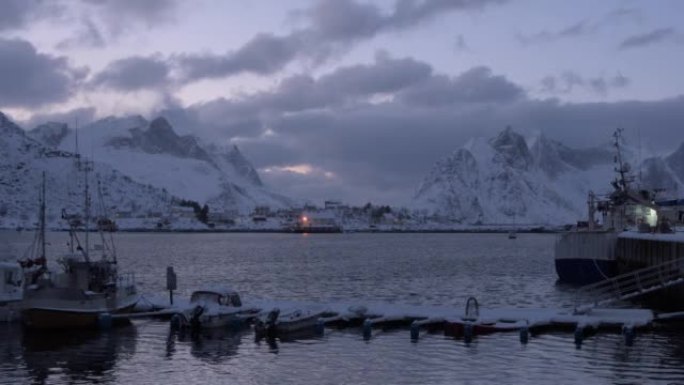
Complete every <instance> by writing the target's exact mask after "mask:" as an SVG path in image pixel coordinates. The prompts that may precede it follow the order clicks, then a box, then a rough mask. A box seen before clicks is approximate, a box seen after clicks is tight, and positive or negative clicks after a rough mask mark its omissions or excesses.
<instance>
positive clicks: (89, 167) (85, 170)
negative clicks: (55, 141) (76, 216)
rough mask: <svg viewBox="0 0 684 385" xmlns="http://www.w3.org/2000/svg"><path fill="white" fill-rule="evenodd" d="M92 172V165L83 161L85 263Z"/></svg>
mask: <svg viewBox="0 0 684 385" xmlns="http://www.w3.org/2000/svg"><path fill="white" fill-rule="evenodd" d="M90 171H92V164H91V162H90V161H88V160H84V161H83V174H84V178H85V218H84V221H85V252H84V253H83V255H84V256H85V259H86V262H90V257H89V253H90V248H89V247H90V244H89V239H88V233H89V232H90V226H89V225H90V191H89V190H88V187H89V186H88V172H90Z"/></svg>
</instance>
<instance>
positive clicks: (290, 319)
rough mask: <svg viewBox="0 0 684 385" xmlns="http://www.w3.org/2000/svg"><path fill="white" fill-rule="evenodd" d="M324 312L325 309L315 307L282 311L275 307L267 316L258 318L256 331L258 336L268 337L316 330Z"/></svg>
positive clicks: (255, 326)
mask: <svg viewBox="0 0 684 385" xmlns="http://www.w3.org/2000/svg"><path fill="white" fill-rule="evenodd" d="M324 314H325V312H324V311H323V310H313V309H308V310H301V309H292V310H288V311H286V312H283V313H281V312H280V309H278V308H275V309H273V310H271V311H270V312H268V314H266V316H265V317H261V318H258V319H257V322H256V324H255V325H254V331H255V333H256V335H257V337H267V338H275V337H281V336H283V335H288V334H294V333H300V332H315V331H316V329H317V327H318V326H319V320H320V318H321V317H322V316H323V315H324Z"/></svg>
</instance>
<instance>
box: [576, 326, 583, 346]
mask: <svg viewBox="0 0 684 385" xmlns="http://www.w3.org/2000/svg"><path fill="white" fill-rule="evenodd" d="M583 340H584V326H582V325H577V328H576V329H575V346H576V347H577V349H581V348H582V341H583Z"/></svg>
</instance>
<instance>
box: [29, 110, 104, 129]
mask: <svg viewBox="0 0 684 385" xmlns="http://www.w3.org/2000/svg"><path fill="white" fill-rule="evenodd" d="M95 113H96V109H95V107H81V108H75V109H73V110H69V111H65V112H54V113H49V114H34V115H32V116H31V118H30V119H29V120H25V121H23V122H21V125H22V127H24V128H26V129H32V128H34V127H36V126H38V125H40V124H43V123H47V122H61V123H66V124H68V125H69V126H70V127H74V126H75V125H76V124H78V126H79V127H82V126H84V125H86V124H89V123H91V122H92V121H93V120H94V119H95Z"/></svg>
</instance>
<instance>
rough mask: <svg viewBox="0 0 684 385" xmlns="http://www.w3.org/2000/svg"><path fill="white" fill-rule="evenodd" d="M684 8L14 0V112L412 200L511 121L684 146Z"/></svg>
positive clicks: (10, 87) (8, 42)
mask: <svg viewBox="0 0 684 385" xmlns="http://www.w3.org/2000/svg"><path fill="white" fill-rule="evenodd" d="M681 15H684V2H682V1H678V0H639V1H637V0H602V1H595V0H575V1H571V2H570V1H563V0H377V1H371V0H291V1H277V0H251V1H240V0H234V1H225V0H195V1H180V0H145V1H139V0H52V1H47V0H0V111H2V112H4V113H6V114H8V115H9V116H11V117H12V118H13V119H14V120H15V121H17V122H18V123H20V124H22V125H23V127H25V128H27V129H30V128H32V127H34V126H35V125H37V124H40V123H43V122H46V121H51V120H56V121H64V122H67V123H72V122H74V121H75V120H76V119H78V121H79V122H81V123H80V124H84V123H87V122H90V121H94V120H96V119H99V118H103V117H106V116H110V115H115V116H125V115H131V114H141V115H143V116H145V117H147V118H154V117H156V116H159V115H163V116H165V117H167V118H168V119H169V120H170V121H171V123H172V124H173V126H174V128H175V129H176V130H177V131H178V132H179V133H182V134H193V135H196V136H198V137H200V138H202V139H203V140H205V141H208V142H212V143H219V144H225V145H233V144H236V145H238V146H239V147H240V149H241V151H242V152H243V153H244V154H246V156H247V157H248V158H249V159H250V160H251V161H252V162H253V163H254V165H255V166H256V167H257V169H258V171H259V172H260V174H261V176H262V178H263V179H264V181H265V182H266V183H267V184H268V185H269V186H271V187H272V188H274V189H275V190H277V191H279V192H281V193H284V194H286V195H290V196H295V197H298V198H303V199H308V200H310V201H312V202H314V203H315V202H317V203H321V202H322V201H323V200H325V199H340V200H343V201H345V202H349V203H354V204H362V203H364V202H368V201H370V202H379V203H391V204H403V203H406V202H408V201H410V199H411V198H412V196H413V194H414V193H415V190H416V189H417V187H418V186H419V184H420V182H421V180H422V178H423V177H424V176H426V175H427V174H428V173H429V171H430V168H431V166H432V165H433V164H434V163H435V162H436V161H437V160H439V159H440V158H442V157H444V156H447V155H448V154H449V153H451V152H453V151H455V150H457V149H458V148H459V147H461V146H462V145H463V144H464V143H465V142H466V141H467V140H468V139H470V138H472V137H474V136H484V137H491V136H495V135H496V134H497V133H498V132H500V131H501V130H502V129H503V128H504V127H506V126H507V125H511V126H512V127H513V128H514V129H515V130H516V131H518V132H520V133H522V134H525V135H536V134H539V133H543V134H544V135H546V136H547V137H549V138H552V139H556V140H560V141H563V142H564V143H566V144H568V145H570V146H575V147H586V146H592V145H597V144H600V143H603V142H607V141H608V140H609V138H610V134H611V132H612V131H613V130H614V129H615V128H616V127H623V128H625V129H626V132H627V136H628V138H629V137H630V136H631V137H632V138H635V137H637V135H638V137H639V138H640V142H642V144H643V146H644V147H645V149H644V151H645V152H647V153H658V154H661V153H666V152H668V151H673V150H675V148H676V147H677V146H678V145H679V144H680V143H682V142H683V141H684V96H683V95H682V94H683V93H684V76H681V73H682V72H681V68H684V27H681Z"/></svg>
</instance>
